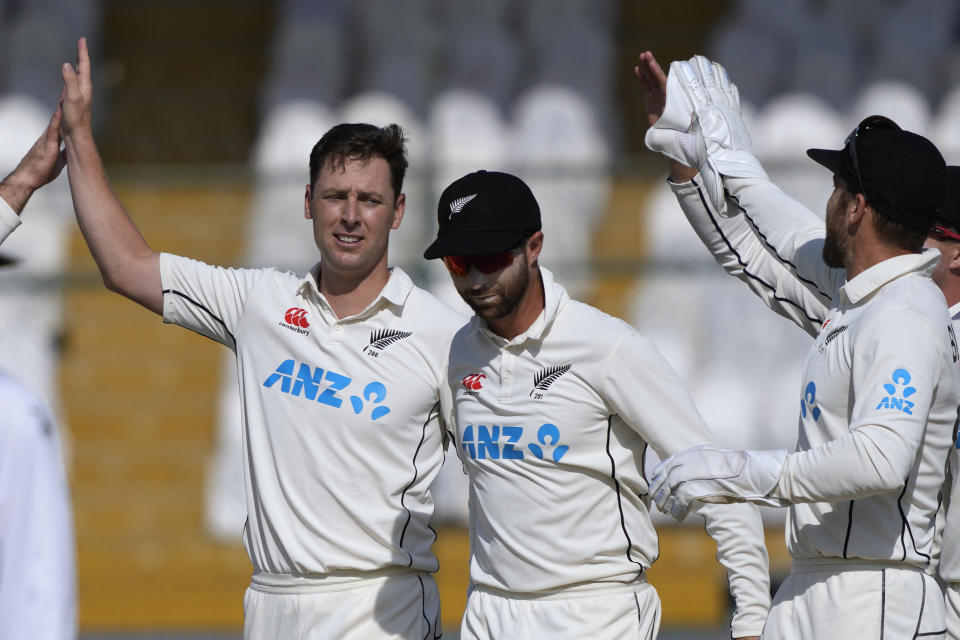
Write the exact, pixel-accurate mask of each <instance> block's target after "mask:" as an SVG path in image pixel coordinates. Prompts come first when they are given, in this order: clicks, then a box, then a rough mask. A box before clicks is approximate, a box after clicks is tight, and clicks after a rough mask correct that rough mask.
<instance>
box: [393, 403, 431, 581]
mask: <svg viewBox="0 0 960 640" xmlns="http://www.w3.org/2000/svg"><path fill="white" fill-rule="evenodd" d="M439 406H440V403H439V402H437V403H436V404H435V405H433V407H432V408H431V409H430V412H429V413H427V419H426V420H424V422H423V426H422V427H421V432H420V442H419V444H417V449H416V451H414V452H413V478H412V479H411V480H410V484H408V485H407V486H405V487H404V488H403V493H402V494H401V495H400V506H401V507H403V510H404V511H406V512H407V519H406V521H405V522H404V523H403V529H401V530H400V540H399V542H397V546H398V547H400V549H401V550H402V551H403V552H404V553H406V554H407V556H409V559H408V560H407V566H408V567H412V566H413V554H411V553H410V552H409V551H407V550H406V549H404V548H403V539H404V537H405V536H406V535H407V527H408V526H409V525H410V519H411V518H412V517H413V514H412V513H411V512H410V509H408V508H407V505H406V504H405V503H404V500H406V498H407V492H408V491H409V490H410V487H412V486H413V485H414V484H415V483H416V482H417V478H419V477H420V470H419V469H418V468H417V456H418V455H419V454H420V449H422V448H423V443H424V441H425V440H426V439H427V425H428V424H430V420H431V419H432V418H433V416H434V415H436V414H437V408H438V407H439ZM434 538H436V532H435V531H434Z"/></svg>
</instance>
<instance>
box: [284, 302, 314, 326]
mask: <svg viewBox="0 0 960 640" xmlns="http://www.w3.org/2000/svg"><path fill="white" fill-rule="evenodd" d="M283 319H284V320H286V321H287V322H288V323H289V324H292V325H293V326H295V327H300V328H302V329H306V328H307V327H309V326H310V323H309V322H307V310H306V309H300V308H297V307H290V308H289V309H287V312H286V313H285V314H284V315H283Z"/></svg>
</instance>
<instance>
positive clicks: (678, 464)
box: [650, 445, 789, 520]
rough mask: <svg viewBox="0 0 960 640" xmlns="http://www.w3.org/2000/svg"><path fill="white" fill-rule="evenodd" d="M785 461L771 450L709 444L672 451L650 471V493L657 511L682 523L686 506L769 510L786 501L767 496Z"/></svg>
mask: <svg viewBox="0 0 960 640" xmlns="http://www.w3.org/2000/svg"><path fill="white" fill-rule="evenodd" d="M786 457H787V451H786V449H779V450H776V451H730V450H726V449H716V448H714V447H711V446H707V445H704V446H700V447H693V448H692V449H686V450H684V451H680V452H679V453H676V454H674V455H672V456H670V457H669V458H667V459H666V460H664V461H663V462H661V463H660V464H659V465H657V467H656V468H655V469H654V470H653V479H652V480H651V481H650V495H652V496H653V499H654V502H656V504H657V508H658V509H660V511H662V512H664V513H667V514H670V515H671V516H673V517H674V518H676V519H677V520H683V519H684V518H685V517H686V515H687V511H688V510H689V509H690V503H691V502H692V501H694V500H699V501H700V502H715V503H729V502H752V503H754V504H762V505H767V506H770V507H784V506H787V505H788V504H789V503H788V502H786V501H785V500H782V499H780V498H773V497H770V495H769V494H770V492H771V491H772V490H773V488H774V487H776V486H777V481H778V480H779V479H780V471H781V470H782V469H783V462H784V460H785V459H786Z"/></svg>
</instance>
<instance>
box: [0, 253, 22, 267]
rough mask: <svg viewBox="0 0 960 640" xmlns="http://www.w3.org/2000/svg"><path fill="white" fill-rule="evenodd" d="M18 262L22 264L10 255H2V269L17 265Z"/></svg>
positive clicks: (0, 264)
mask: <svg viewBox="0 0 960 640" xmlns="http://www.w3.org/2000/svg"><path fill="white" fill-rule="evenodd" d="M18 262H20V260H18V259H17V258H15V257H13V256H12V255H10V254H9V253H0V267H8V266H10V265H12V264H17V263H18Z"/></svg>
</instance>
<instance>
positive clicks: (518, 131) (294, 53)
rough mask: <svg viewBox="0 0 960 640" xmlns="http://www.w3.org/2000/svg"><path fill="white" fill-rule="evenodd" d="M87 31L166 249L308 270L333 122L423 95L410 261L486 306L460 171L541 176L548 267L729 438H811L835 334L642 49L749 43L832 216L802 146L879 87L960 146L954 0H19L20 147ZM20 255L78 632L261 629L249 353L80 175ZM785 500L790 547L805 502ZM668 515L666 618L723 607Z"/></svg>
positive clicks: (1, 296) (447, 538)
mask: <svg viewBox="0 0 960 640" xmlns="http://www.w3.org/2000/svg"><path fill="white" fill-rule="evenodd" d="M79 35H86V36H87V37H88V39H89V41H90V44H91V48H92V52H93V54H94V56H95V60H94V81H95V85H96V87H97V94H96V102H95V115H96V118H97V120H96V125H97V131H98V139H99V141H100V146H101V150H102V152H103V155H104V158H105V160H106V162H107V164H108V168H109V171H110V173H111V176H112V179H113V182H114V186H115V188H116V189H117V191H118V192H119V194H120V196H121V199H122V200H123V201H124V203H125V204H126V205H127V206H128V209H129V210H130V211H131V213H132V215H133V216H134V218H135V220H136V221H137V223H138V225H139V226H140V227H141V229H142V230H143V232H144V235H145V236H146V238H147V240H148V241H149V242H150V243H151V245H152V246H153V247H154V248H155V249H158V250H165V251H171V252H175V253H181V254H183V255H188V256H191V257H195V258H198V259H202V260H205V261H207V262H211V263H216V264H223V265H237V266H254V267H258V266H275V267H280V268H283V269H290V270H294V271H298V272H303V271H304V270H306V269H307V268H309V267H310V266H311V265H312V264H313V263H314V262H315V261H316V259H317V251H316V248H315V247H314V245H313V242H312V236H311V234H310V233H309V232H308V229H309V223H308V222H307V221H305V220H304V219H303V214H302V211H303V208H302V207H303V192H304V186H305V184H306V182H307V180H308V173H307V159H308V155H309V152H310V149H311V147H312V146H313V144H314V143H315V142H316V140H317V139H318V138H319V136H320V135H321V134H322V133H323V132H324V131H325V130H326V129H328V128H329V127H330V126H332V125H333V124H335V123H337V122H341V121H367V122H372V123H374V124H386V123H390V122H397V123H399V124H401V125H402V126H403V128H404V129H405V130H406V132H407V135H408V137H409V156H410V163H411V168H410V171H409V173H408V177H407V180H406V183H405V191H406V193H407V214H406V216H405V218H404V222H403V225H402V227H401V229H400V230H398V231H397V232H395V236H394V237H393V239H392V240H391V262H392V263H393V264H395V265H398V266H400V267H402V268H403V269H404V270H406V271H407V272H408V273H410V274H411V276H412V277H413V278H414V280H415V281H416V282H417V283H418V284H420V285H421V286H423V287H426V288H428V289H430V290H432V291H434V292H435V293H437V295H439V296H440V297H441V298H443V299H445V300H447V301H448V302H450V303H451V304H453V305H460V304H461V303H460V302H459V301H458V300H457V299H456V295H455V293H454V292H453V290H452V287H451V285H450V284H449V278H448V276H447V274H446V272H445V271H444V270H443V269H442V267H440V265H439V264H438V263H437V262H433V263H427V262H426V261H423V260H422V259H421V257H420V255H421V253H422V251H423V249H424V248H425V246H426V245H427V244H428V242H429V238H430V237H431V236H432V234H433V231H434V225H435V202H436V199H437V196H438V195H439V193H440V191H441V190H442V189H443V187H444V186H445V185H446V184H448V183H449V182H450V181H452V180H453V179H455V178H456V177H459V176H460V175H462V174H464V173H467V172H469V171H472V170H475V169H479V168H488V169H499V170H505V171H510V172H514V173H517V174H518V175H520V176H522V177H523V178H524V179H525V180H527V182H528V183H529V184H530V186H531V187H532V189H533V191H534V193H535V194H536V196H537V198H538V200H539V202H540V204H541V208H542V211H543V214H544V231H545V235H546V243H545V250H544V254H543V259H542V262H543V264H544V265H545V266H547V267H548V268H550V269H551V270H553V271H554V272H555V274H556V275H557V277H558V279H559V280H560V281H561V282H562V283H564V284H565V285H566V286H567V288H568V289H569V290H570V291H571V294H572V295H574V296H575V297H578V298H581V299H583V300H585V301H587V302H590V303H592V304H595V305H597V306H599V307H600V308H602V309H604V310H605V311H607V312H609V313H611V314H612V315H616V316H619V317H622V318H624V319H626V320H628V321H629V322H631V323H633V324H634V325H635V326H637V328H638V329H639V330H640V332H641V333H643V334H644V335H646V336H648V337H650V338H651V339H653V341H654V342H655V343H656V344H657V346H658V347H659V348H660V350H661V351H662V352H663V353H664V355H665V356H666V358H667V359H668V360H669V361H670V362H671V364H672V365H673V366H674V367H675V368H676V370H677V371H678V372H679V374H680V376H681V378H682V379H683V380H684V381H685V382H686V383H687V385H688V388H689V389H690V391H691V393H692V395H693V396H694V398H695V400H696V401H697V404H698V407H699V408H700V410H701V412H702V413H703V415H704V416H705V418H706V419H707V422H708V423H709V424H710V425H711V426H712V427H713V428H714V429H715V430H716V431H717V433H718V437H719V438H720V440H721V441H722V442H726V443H729V444H730V446H733V447H746V448H769V447H788V448H792V447H793V446H794V444H795V440H796V424H797V409H798V404H799V403H798V398H799V388H800V386H799V382H800V381H799V375H800V370H801V363H802V360H803V357H804V354H805V351H806V348H807V346H808V344H807V338H806V337H805V336H804V334H802V333H801V332H800V331H799V330H798V329H796V328H795V327H793V325H791V324H789V323H788V322H786V321H785V320H783V319H781V318H779V317H778V316H775V315H774V314H772V313H769V312H767V311H766V310H764V309H763V308H762V305H760V303H759V302H758V301H757V300H755V299H753V297H752V296H751V295H750V294H749V293H748V292H747V290H746V288H745V287H743V286H742V285H740V283H738V282H735V281H733V280H732V279H728V278H726V277H725V276H724V275H723V274H722V273H721V270H720V269H719V268H718V267H716V265H715V264H714V263H713V261H712V259H711V258H710V257H709V256H708V255H707V254H706V252H705V250H704V249H703V248H702V247H701V246H700V244H699V241H698V240H697V239H696V237H695V235H694V234H693V233H692V231H690V230H689V228H688V227H687V225H686V222H685V221H684V219H683V217H682V214H681V213H680V211H679V208H678V207H677V205H676V203H675V201H674V199H673V197H672V195H671V193H670V191H669V189H668V188H667V187H666V184H665V181H664V178H665V168H664V164H663V162H662V160H661V159H659V158H657V157H654V156H653V155H652V154H650V153H649V152H647V151H645V149H644V148H643V144H642V139H643V133H644V130H645V127H646V117H645V114H644V111H643V103H642V92H641V89H640V87H639V83H638V82H637V81H636V80H635V79H634V78H633V74H632V67H633V64H634V61H635V60H636V56H637V54H639V53H640V52H641V51H643V50H645V49H651V50H653V51H654V53H655V54H656V55H657V56H658V58H659V60H660V61H661V63H663V64H664V66H665V67H666V65H667V64H668V63H669V61H670V60H672V59H677V58H688V57H689V56H691V55H693V54H694V53H705V54H707V55H709V56H711V57H714V58H715V59H717V60H719V61H720V62H722V63H723V64H724V65H725V66H726V67H727V69H728V70H729V72H730V75H731V77H732V78H733V80H734V81H735V82H737V84H738V85H739V87H740V89H741V95H742V96H743V100H744V113H745V117H746V119H747V121H748V124H749V126H750V130H751V133H752V135H753V140H754V148H755V151H756V153H757V155H758V156H759V157H760V158H761V159H762V161H763V162H764V164H765V166H766V167H767V169H768V172H769V173H770V175H771V177H772V178H773V179H774V180H775V181H776V182H778V183H779V184H780V185H781V186H782V187H783V188H784V189H785V190H786V191H787V192H789V193H791V194H792V195H794V196H795V197H796V198H798V199H799V200H801V201H802V202H804V203H805V204H806V205H807V206H809V207H810V208H811V209H812V210H813V211H815V212H817V213H820V214H821V215H822V212H823V209H824V204H825V202H826V199H827V197H828V195H829V193H830V189H831V183H830V178H829V176H828V175H826V174H825V173H824V171H823V170H822V169H821V168H820V167H818V166H817V165H815V164H814V163H812V162H810V161H809V160H807V159H806V156H805V155H804V153H803V152H804V150H805V149H806V148H808V147H814V146H820V147H827V148H831V147H832V148H838V147H839V146H840V145H841V144H842V142H843V139H844V137H845V136H846V134H847V133H848V132H849V130H850V129H852V128H853V126H854V125H855V124H856V123H857V122H859V121H860V120H861V119H862V118H863V117H864V116H866V115H869V114H871V113H883V114H885V115H888V116H891V117H892V118H894V120H896V121H897V122H898V123H900V124H901V125H902V126H903V127H904V128H906V129H910V130H913V131H917V132H919V133H922V134H925V135H927V136H929V137H930V138H931V139H932V140H933V141H934V142H935V143H937V144H938V145H939V146H940V148H941V150H942V151H943V153H944V156H945V157H946V158H947V160H948V162H953V163H956V162H960V64H957V63H958V62H960V5H958V4H957V3H956V2H954V1H953V0H781V1H780V2H775V3H774V2H767V1H765V0H739V1H729V0H728V1H725V2H706V1H705V0H704V1H698V0H681V1H676V2H670V3H659V2H658V3H652V2H643V3H638V2H628V1H626V0H619V1H618V0H513V1H510V0H487V1H485V2H471V1H468V0H404V1H403V2H397V1H395V0H287V1H286V2H275V3H272V2H266V1H265V0H233V1H230V2H228V1H226V0H222V1H216V0H194V1H192V2H182V1H179V0H137V1H135V0H30V1H29V2H28V1H27V0H0V170H2V171H4V172H7V171H9V170H10V169H12V168H13V166H14V165H15V163H16V162H17V161H18V159H19V158H20V156H21V155H22V153H23V152H24V151H25V150H26V148H27V147H28V146H29V145H30V144H32V142H33V140H34V139H35V138H36V136H37V135H39V133H40V131H42V129H43V127H44V126H45V123H46V121H47V119H48V118H49V115H50V112H51V110H52V108H53V106H54V105H55V103H56V100H57V98H58V96H59V94H60V75H59V68H60V64H61V63H62V62H63V61H66V60H72V59H73V58H74V55H75V53H74V51H75V41H76V38H77V36H79ZM0 251H2V252H3V253H4V254H7V255H11V256H13V257H16V258H18V259H19V262H18V263H17V265H15V266H13V267H6V268H4V269H3V270H2V271H0V369H2V370H4V371H7V372H9V374H10V375H12V376H14V377H16V378H18V379H20V380H22V381H23V382H24V383H25V384H27V385H28V386H30V387H32V388H34V389H35V390H36V391H37V392H38V393H40V394H41V395H42V396H43V397H44V398H46V399H47V400H48V402H49V403H50V404H51V405H52V406H53V407H54V409H55V411H56V412H57V415H58V418H59V421H60V426H61V430H62V431H63V432H64V436H65V438H66V442H67V443H68V444H69V446H67V447H66V451H67V455H68V457H69V460H68V465H69V468H70V469H71V476H70V477H71V487H72V491H73V497H74V509H75V518H76V527H77V541H78V571H79V598H80V609H79V611H80V622H81V628H82V630H83V631H84V633H86V634H92V633H95V632H101V631H110V630H117V631H122V632H130V633H132V632H137V631H141V632H142V631H144V630H171V631H184V632H200V631H204V630H211V629H213V630H217V629H220V630H226V631H227V632H231V631H232V630H236V629H238V628H239V624H240V619H241V608H240V602H241V596H242V592H243V589H244V587H245V586H246V584H247V581H248V578H249V565H248V563H247V560H246V558H245V556H244V554H243V551H242V549H241V548H240V546H239V541H240V528H241V527H242V524H243V520H244V518H245V512H244V504H243V495H242V472H241V466H240V461H241V457H240V452H239V447H240V433H239V407H238V406H237V392H236V380H235V370H234V366H233V361H232V356H231V354H229V353H223V352H222V351H223V350H222V349H220V348H218V347H217V346H216V345H214V344H213V343H209V341H204V340H203V339H201V338H199V337H196V336H193V335H190V334H189V332H182V331H176V330H169V329H163V328H162V327H161V326H160V321H159V320H158V319H156V318H155V317H153V316H152V315H151V314H149V313H148V312H146V311H142V310H140V309H139V308H136V306H135V305H132V304H130V303H128V302H126V301H123V300H120V299H119V298H118V297H117V296H113V295H111V294H109V293H107V292H106V291H105V290H104V289H103V287H102V285H101V284H100V282H99V278H98V277H97V276H96V274H95V271H94V268H93V264H92V261H91V260H90V258H89V256H88V255H87V254H86V250H85V248H84V247H83V244H82V240H80V238H79V234H78V233H77V231H76V230H75V224H74V223H73V216H72V204H71V201H70V196H69V190H68V188H67V185H66V180H65V177H64V178H61V179H60V180H58V181H57V182H55V183H54V184H53V185H51V186H50V187H49V188H47V189H45V190H44V191H41V192H40V193H38V194H37V195H36V196H34V198H33V200H31V202H30V204H29V205H28V207H27V210H26V212H25V213H24V224H23V226H22V227H21V228H20V229H19V230H18V231H17V232H16V233H15V234H14V235H13V236H12V237H11V238H10V240H9V241H8V242H7V243H6V244H5V245H4V247H3V248H2V250H0ZM638 366H642V363H638ZM465 487H466V485H465V479H464V478H463V476H462V474H461V472H460V469H459V463H458V461H457V459H456V457H455V456H454V455H453V454H452V452H448V464H447V465H446V466H445V468H444V472H443V476H442V478H441V482H440V483H439V484H438V486H437V498H438V502H439V504H440V508H439V510H438V518H437V525H438V528H439V532H440V535H439V538H438V543H437V550H438V553H440V555H441V558H442V568H441V574H440V577H439V579H440V583H441V589H443V591H444V607H445V612H444V616H445V622H446V624H447V625H448V627H449V628H455V627H456V624H457V621H458V619H459V614H460V609H458V607H462V603H463V601H464V599H465V596H464V593H463V589H464V588H465V585H466V572H467V566H466V553H467V552H468V543H467V541H466V537H465V534H464V527H465V525H466V518H467V511H466V499H465ZM765 516H766V517H767V518H768V524H769V531H770V535H769V540H770V547H771V554H772V555H773V558H774V565H775V569H776V570H777V571H781V570H782V569H783V567H784V564H783V563H784V559H783V553H784V552H783V550H782V547H783V542H782V531H781V530H780V523H781V522H782V513H779V512H775V511H769V512H767V513H766V514H765ZM657 521H658V523H660V524H661V525H662V526H663V528H662V529H661V531H662V533H663V536H662V538H663V540H662V549H663V557H662V559H661V561H660V563H659V564H658V566H657V567H655V568H654V571H652V572H651V580H652V581H653V582H654V584H655V585H656V586H657V587H658V589H659V590H660V591H661V596H662V597H663V600H664V624H665V627H666V628H667V629H668V630H669V629H671V628H678V627H691V628H704V629H710V628H713V627H715V626H716V625H718V624H719V625H722V624H723V621H724V619H725V618H724V616H725V615H726V614H725V612H726V608H727V606H728V603H727V602H726V600H725V599H724V596H723V593H724V589H725V587H724V585H723V576H722V572H718V571H717V570H716V567H715V565H716V563H715V562H714V561H713V551H712V550H711V545H712V543H710V542H709V540H708V539H707V538H706V536H705V535H703V534H702V532H701V531H699V530H696V529H687V528H683V527H680V528H677V527H672V525H671V523H670V522H668V521H666V520H665V519H662V518H659V517H658V519H657ZM658 571H659V572H658ZM691 593H693V594H696V595H695V597H694V596H691V595H690V594H691ZM704 633H707V632H704ZM704 637H707V636H704Z"/></svg>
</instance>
